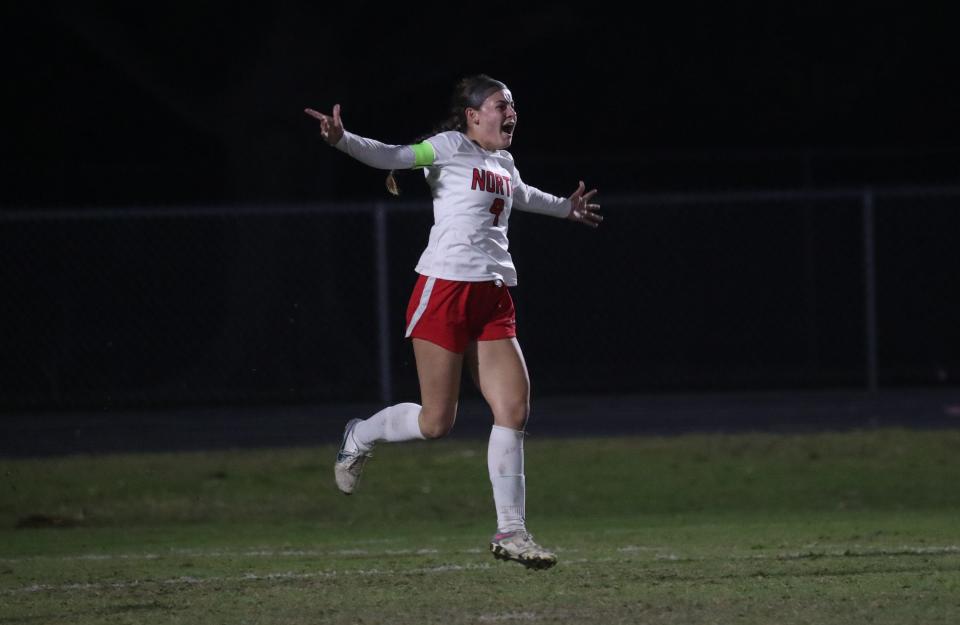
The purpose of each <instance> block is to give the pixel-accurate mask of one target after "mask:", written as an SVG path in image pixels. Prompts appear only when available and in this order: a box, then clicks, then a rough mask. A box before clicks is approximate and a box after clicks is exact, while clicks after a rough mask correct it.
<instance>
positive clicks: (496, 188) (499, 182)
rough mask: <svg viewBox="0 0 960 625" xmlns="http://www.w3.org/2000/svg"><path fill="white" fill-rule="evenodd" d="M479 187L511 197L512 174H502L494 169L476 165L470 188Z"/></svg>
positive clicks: (475, 188) (482, 189) (473, 189)
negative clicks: (496, 172)
mask: <svg viewBox="0 0 960 625" xmlns="http://www.w3.org/2000/svg"><path fill="white" fill-rule="evenodd" d="M477 189H479V190H481V191H487V192H489V193H496V194H497V195H504V196H506V197H510V176H501V175H500V174H495V173H493V172H492V171H487V170H485V169H480V168H478V167H474V168H473V180H472V182H471V183H470V190H472V191H476V190H477Z"/></svg>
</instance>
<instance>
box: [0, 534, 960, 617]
mask: <svg viewBox="0 0 960 625" xmlns="http://www.w3.org/2000/svg"><path fill="white" fill-rule="evenodd" d="M641 550H642V549H641V548H639V547H636V546H634V545H627V546H626V547H621V548H619V549H617V551H618V552H620V553H637V552H640V551H641ZM347 551H349V553H351V554H353V553H356V551H358V550H347ZM477 551H479V550H476V549H469V550H462V551H455V552H452V553H458V554H462V553H471V554H473V553H475V552H477ZM558 551H560V550H558ZM575 551H577V550H575V549H571V550H568V551H567V552H568V553H571V552H575ZM343 553H344V552H343V551H304V550H278V551H271V550H255V551H237V552H204V551H194V550H186V549H184V550H176V551H173V552H171V553H170V554H168V555H166V556H161V555H157V554H117V555H112V556H111V555H107V554H103V555H96V554H88V555H81V556H66V557H64V558H62V559H64V560H66V559H73V560H116V559H120V560H124V559H131V560H138V559H139V560H144V559H159V558H163V557H173V556H181V557H182V556H187V557H232V558H233V557H244V556H255V557H257V556H263V557H268V556H272V557H276V556H287V557H290V556H305V555H306V556H309V557H314V556H317V555H329V554H343ZM379 553H380V554H397V553H402V554H404V555H406V554H411V555H423V554H430V555H433V554H437V553H440V552H439V551H437V550H436V549H410V550H396V551H394V550H388V551H383V552H379ZM951 554H960V546H957V545H944V546H922V547H915V546H907V545H904V546H901V547H898V548H888V549H858V550H853V549H837V550H832V551H827V550H824V551H805V552H791V553H774V554H748V555H739V556H738V555H731V556H728V557H727V558H725V559H727V560H731V561H736V560H802V559H817V558H849V557H891V556H915V555H951ZM364 555H377V553H368V552H364ZM653 556H654V557H653V559H654V560H669V561H684V562H693V561H701V560H705V559H709V558H687V557H680V556H677V555H676V554H674V553H654V554H653ZM42 557H43V556H38V557H35V558H28V559H23V560H9V559H7V560H0V561H3V562H22V561H25V560H35V559H39V558H42ZM620 560H621V558H616V557H608V558H575V559H563V560H561V561H560V565H571V564H587V563H591V564H593V563H602V562H617V561H620ZM493 566H495V565H493V564H489V563H484V564H462V565H461V564H444V565H439V566H432V567H419V568H412V569H400V570H383V569H357V570H340V571H338V570H327V571H317V572H314V573H295V572H284V573H265V574H258V573H247V574H244V575H240V576H213V577H189V576H181V577H174V578H169V579H162V580H150V579H143V580H131V581H127V582H98V583H85V584H33V585H30V586H23V587H20V588H11V589H5V590H0V595H11V594H20V593H31V592H43V591H72V590H81V591H82V590H106V589H122V588H135V587H137V586H146V585H158V584H159V585H178V584H179V585H187V586H191V585H200V584H208V583H211V582H244V581H270V580H295V579H322V578H331V577H338V576H352V575H359V576H387V577H391V576H405V575H415V574H430V573H450V572H460V571H473V570H487V569H491V568H492V567H493ZM518 614H519V613H518ZM501 617H502V620H509V619H516V618H517V616H516V615H515V614H514V613H510V614H509V615H494V616H491V617H490V619H494V618H501Z"/></svg>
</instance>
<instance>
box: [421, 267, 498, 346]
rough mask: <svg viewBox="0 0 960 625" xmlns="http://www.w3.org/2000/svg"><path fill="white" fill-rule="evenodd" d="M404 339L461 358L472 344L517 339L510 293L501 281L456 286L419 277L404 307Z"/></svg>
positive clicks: (440, 279) (458, 283) (453, 283)
mask: <svg viewBox="0 0 960 625" xmlns="http://www.w3.org/2000/svg"><path fill="white" fill-rule="evenodd" d="M407 336H408V337H410V338H417V339H423V340H425V341H430V342H431V343H436V344H437V345H439V346H440V347H443V348H444V349H448V350H450V351H452V352H456V353H458V354H462V353H463V352H464V351H465V350H466V349H467V345H468V344H470V343H472V342H473V341H495V340H497V339H509V338H513V337H515V336H517V316H516V311H515V310H514V308H513V299H512V298H511V297H510V290H509V289H508V288H507V287H506V286H504V284H503V282H501V281H500V280H496V281H494V280H491V281H489V282H459V281H454V280H444V279H443V278H432V277H429V276H420V278H419V279H417V284H416V286H414V287H413V295H411V296H410V304H409V305H407Z"/></svg>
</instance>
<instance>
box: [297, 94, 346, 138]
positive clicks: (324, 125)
mask: <svg viewBox="0 0 960 625" xmlns="http://www.w3.org/2000/svg"><path fill="white" fill-rule="evenodd" d="M303 112H304V113H306V114H307V115H309V116H310V117H313V118H315V119H319V120H320V135H321V136H322V137H323V140H324V141H326V142H327V143H329V144H330V145H336V144H337V143H338V142H339V141H340V138H341V137H343V121H342V120H341V119H340V105H339V104H334V105H333V115H332V116H330V115H324V114H323V113H320V112H319V111H315V110H313V109H303Z"/></svg>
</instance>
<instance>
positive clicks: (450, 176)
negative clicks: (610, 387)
mask: <svg viewBox="0 0 960 625" xmlns="http://www.w3.org/2000/svg"><path fill="white" fill-rule="evenodd" d="M305 112H306V113H307V114H308V115H310V116H312V117H314V118H316V119H318V120H320V132H321V135H322V136H323V139H324V140H325V141H326V142H327V143H328V144H330V145H332V146H334V147H336V148H337V149H339V150H341V151H343V152H346V153H347V154H349V155H350V156H352V157H354V158H356V159H357V160H359V161H361V162H362V163H365V164H367V165H370V166H372V167H376V168H380V169H385V170H386V169H389V170H391V175H390V176H389V177H388V188H391V192H395V186H394V182H393V176H392V170H395V169H413V168H423V170H424V174H425V176H426V180H427V184H428V185H429V186H430V189H431V191H432V194H433V214H434V221H435V223H434V225H433V228H432V229H431V230H430V239H429V242H428V243H427V248H426V250H424V252H423V254H422V256H421V257H420V261H419V263H418V264H417V266H416V271H417V273H418V274H420V275H419V279H418V280H417V283H416V286H415V287H414V290H413V295H412V297H411V299H410V304H409V306H408V307H407V331H406V336H408V337H410V338H412V342H413V351H414V356H415V358H416V363H417V374H418V377H419V380H420V397H421V402H422V405H418V404H413V403H403V404H397V405H395V406H389V407H387V408H384V409H383V410H381V411H380V412H378V413H377V414H375V415H373V416H372V417H370V418H369V419H366V420H361V419H353V420H351V421H350V422H349V423H347V425H346V428H345V430H344V434H343V442H342V444H341V446H340V451H339V453H338V454H337V460H336V463H335V464H334V475H335V478H336V482H337V486H338V487H339V488H340V490H341V491H343V492H344V493H346V494H348V495H349V494H350V493H352V492H353V491H354V489H356V487H357V483H358V482H359V480H360V475H361V472H362V471H363V467H364V464H365V463H366V461H367V459H368V458H369V457H370V452H371V451H372V449H373V447H374V445H375V444H376V443H380V442H398V441H406V440H414V439H435V438H440V437H442V436H444V435H446V434H447V433H449V432H450V430H451V428H452V427H453V423H454V420H455V419H456V415H457V402H458V396H459V393H460V375H461V370H462V367H463V364H464V361H466V364H467V367H468V369H469V371H470V373H471V376H472V377H473V380H474V382H475V383H476V384H477V386H478V387H479V389H480V392H481V393H482V395H483V398H484V399H485V400H486V402H487V403H488V404H489V405H490V408H491V410H492V411H493V429H492V431H491V433H490V442H489V446H488V449H487V466H488V469H489V471H490V482H491V483H492V485H493V497H494V503H495V504H496V511H497V533H496V534H494V536H493V538H492V539H491V541H490V550H491V551H492V552H493V554H494V556H496V557H497V558H498V559H502V560H515V561H517V562H520V563H521V564H523V565H525V566H527V567H531V568H549V567H551V566H553V565H554V564H556V562H557V557H556V555H555V554H553V553H551V552H550V551H548V550H546V549H544V548H543V547H541V546H540V545H538V544H537V543H536V542H534V540H533V536H532V535H531V534H530V533H529V532H528V531H527V528H526V523H525V518H524V505H525V497H526V492H525V481H524V470H523V437H524V427H525V426H526V422H527V415H528V414H529V411H530V381H529V378H528V375H527V368H526V364H525V362H524V359H523V354H522V352H521V351H520V345H519V343H518V342H517V339H516V336H517V333H516V327H515V326H516V320H515V314H514V307H513V300H512V299H511V297H510V292H509V290H508V289H507V288H506V287H510V286H514V285H516V283H517V276H516V270H515V269H514V266H513V260H512V259H511V257H510V254H509V252H508V251H507V222H508V220H509V218H510V211H511V210H512V209H514V208H517V209H519V210H525V211H530V212H534V213H542V214H545V215H552V216H554V217H561V218H567V219H571V220H573V221H577V222H580V223H583V224H586V225H588V226H592V227H596V226H598V225H599V224H600V222H601V221H602V220H603V218H602V217H601V216H600V215H599V214H597V212H596V211H597V210H598V209H599V208H600V207H599V205H597V204H591V203H590V200H591V198H592V197H593V195H594V194H595V193H596V189H594V190H591V191H588V192H585V187H584V184H583V182H582V181H581V182H580V184H579V186H578V187H577V189H576V190H575V191H574V192H573V194H572V195H570V197H569V198H566V199H564V198H561V197H556V196H553V195H550V194H548V193H544V192H543V191H540V190H539V189H536V188H534V187H532V186H530V185H528V184H526V183H524V182H523V180H521V178H520V174H519V172H518V171H517V168H516V167H515V166H514V163H513V157H512V156H511V155H510V153H509V152H507V151H506V149H507V148H508V147H510V144H511V142H512V141H513V134H514V132H515V130H516V126H517V111H516V105H515V104H514V101H513V96H512V94H511V93H510V90H509V89H508V88H507V86H506V85H505V84H503V83H502V82H500V81H498V80H494V79H492V78H490V77H488V76H485V75H477V76H471V77H468V78H465V79H463V80H461V81H460V82H459V83H458V84H457V86H456V89H455V90H454V93H453V97H452V99H451V109H450V117H449V119H448V120H447V121H446V122H445V123H444V124H442V125H441V127H440V130H439V131H438V132H437V133H436V134H434V135H433V136H430V137H428V138H427V139H426V140H425V141H422V142H419V143H416V144H414V145H386V144H383V143H380V142H379V141H375V140H372V139H366V138H363V137H359V136H357V135H354V134H352V133H350V132H347V131H346V130H344V127H343V120H342V119H341V116H340V105H339V104H336V105H334V107H333V113H332V115H325V114H323V113H319V112H317V111H315V110H313V109H305Z"/></svg>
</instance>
